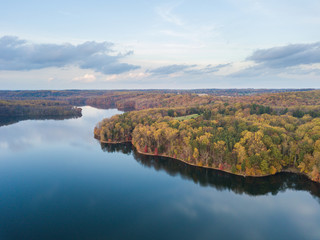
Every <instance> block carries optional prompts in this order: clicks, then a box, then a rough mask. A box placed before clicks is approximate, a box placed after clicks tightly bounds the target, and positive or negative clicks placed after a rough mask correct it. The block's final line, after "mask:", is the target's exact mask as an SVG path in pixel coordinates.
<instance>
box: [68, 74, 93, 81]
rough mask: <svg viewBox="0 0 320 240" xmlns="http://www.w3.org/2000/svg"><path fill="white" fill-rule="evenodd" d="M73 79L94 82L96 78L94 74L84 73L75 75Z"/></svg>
mask: <svg viewBox="0 0 320 240" xmlns="http://www.w3.org/2000/svg"><path fill="white" fill-rule="evenodd" d="M72 80H73V81H76V82H84V83H91V82H94V81H95V80H96V76H95V75H93V74H88V73H87V74H85V75H83V76H81V77H75V78H73V79H72Z"/></svg>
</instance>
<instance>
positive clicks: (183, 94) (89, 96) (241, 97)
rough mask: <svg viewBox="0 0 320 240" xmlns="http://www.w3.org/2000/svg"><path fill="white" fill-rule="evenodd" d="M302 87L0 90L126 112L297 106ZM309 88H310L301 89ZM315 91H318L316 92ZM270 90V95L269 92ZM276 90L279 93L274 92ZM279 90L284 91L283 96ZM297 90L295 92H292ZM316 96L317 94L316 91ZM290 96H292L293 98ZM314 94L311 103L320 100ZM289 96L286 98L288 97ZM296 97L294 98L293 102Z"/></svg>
mask: <svg viewBox="0 0 320 240" xmlns="http://www.w3.org/2000/svg"><path fill="white" fill-rule="evenodd" d="M298 90H299V89H195V90H168V89H160V90H131V91H130V90H59V91H57V90H41V91H30V90H29V91H0V99H2V100H51V101H64V102H67V103H69V104H71V105H75V106H84V105H89V106H93V107H98V108H105V109H106V108H118V109H120V110H124V111H131V110H142V109H148V108H160V107H175V106H190V105H192V106H197V105H204V104H209V103H211V102H213V101H225V102H230V103H234V102H235V101H236V102H243V103H251V102H252V101H256V103H257V104H260V105H268V106H275V105H274V104H275V103H280V102H281V103H282V105H281V107H290V106H292V105H295V106H297V104H298V103H301V102H305V101H304V100H305V99H303V98H301V97H300V95H301V94H302V96H303V94H304V92H297V91H298ZM302 90H304V91H309V92H310V90H311V89H302ZM315 92H316V91H315ZM266 93H268V94H266ZM274 93H276V94H274ZM278 93H281V94H280V95H279V94H278ZM293 93H294V94H293ZM315 95H318V94H317V93H316V94H315ZM288 96H292V97H291V98H290V99H289V98H288ZM316 97H317V96H315V98H314V100H315V101H313V102H312V104H316V102H318V103H319V99H317V98H316ZM285 99H286V100H285ZM293 99H294V101H293Z"/></svg>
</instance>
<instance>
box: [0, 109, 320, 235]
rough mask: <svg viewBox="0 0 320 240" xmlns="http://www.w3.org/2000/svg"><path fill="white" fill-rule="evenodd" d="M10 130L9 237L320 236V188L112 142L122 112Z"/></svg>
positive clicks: (1, 179) (2, 174)
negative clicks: (111, 125) (106, 137)
mask: <svg viewBox="0 0 320 240" xmlns="http://www.w3.org/2000/svg"><path fill="white" fill-rule="evenodd" d="M82 113H83V117H81V118H77V119H67V120H26V121H21V122H18V123H15V124H12V125H8V126H2V127H0V239H1V240H11V239H23V240H28V239H32V240H34V239H41V240H45V239H58V240H61V239H90V240H92V239H94V240H95V239H152V240H155V239H320V185H319V184H317V183H313V182H311V181H309V180H308V179H306V178H305V177H303V176H299V175H294V174H289V173H283V174H277V175H275V176H271V177H265V178H243V177H238V176H232V175H229V174H226V173H222V172H219V171H215V170H208V169H203V168H199V167H192V166H188V165H186V164H184V163H182V162H179V161H176V160H172V159H168V158H160V157H152V156H143V155H140V154H138V153H137V152H136V151H135V150H134V149H132V147H131V145H130V144H118V145H106V144H100V143H99V142H98V141H97V140H96V139H94V138H93V128H94V126H95V124H96V123H97V122H99V121H100V120H102V119H103V118H104V117H111V116H112V115H114V114H118V113H121V112H119V111H118V110H115V109H109V110H101V109H96V108H92V107H88V106H86V107H83V111H82Z"/></svg>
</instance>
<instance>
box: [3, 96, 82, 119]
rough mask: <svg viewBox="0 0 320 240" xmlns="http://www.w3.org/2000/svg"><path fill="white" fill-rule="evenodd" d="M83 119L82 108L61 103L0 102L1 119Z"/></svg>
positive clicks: (35, 101)
mask: <svg viewBox="0 0 320 240" xmlns="http://www.w3.org/2000/svg"><path fill="white" fill-rule="evenodd" d="M67 116H69V117H81V116H82V115H81V108H77V107H74V106H72V105H70V104H68V103H65V102H61V101H48V100H0V118H14V117H20V118H21V117H23V118H39V117H67Z"/></svg>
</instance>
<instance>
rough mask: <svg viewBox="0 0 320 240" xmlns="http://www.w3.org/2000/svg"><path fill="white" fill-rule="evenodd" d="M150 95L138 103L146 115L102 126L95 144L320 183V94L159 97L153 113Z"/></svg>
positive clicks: (242, 172) (133, 113) (127, 115)
mask: <svg viewBox="0 0 320 240" xmlns="http://www.w3.org/2000/svg"><path fill="white" fill-rule="evenodd" d="M148 94H151V93H143V94H141V95H138V96H136V97H135V104H136V105H135V106H140V107H139V108H138V109H142V110H136V111H130V112H125V113H123V114H121V115H116V116H113V117H112V118H109V119H104V120H102V121H101V122H100V123H98V124H97V126H96V127H95V129H94V135H95V137H96V138H98V139H99V140H100V141H101V142H104V143H119V142H132V144H133V146H134V147H135V148H136V149H137V151H139V152H140V153H144V154H150V155H159V156H167V157H171V158H175V159H178V160H181V161H183V162H186V163H188V164H190V165H196V166H201V167H206V168H214V169H219V170H222V171H226V172H230V173H233V174H237V175H243V176H266V175H273V174H275V173H277V172H283V171H288V172H295V173H300V174H304V175H306V176H308V177H309V178H310V179H312V180H313V181H317V182H320V173H319V170H320V91H319V90H313V91H295V92H284V91H283V92H276V93H258V94H250V95H244V96H215V95H210V94H196V93H186V94H178V93H156V94H157V95H155V96H157V97H154V98H153V100H152V101H151V102H153V103H155V104H153V105H150V104H149V103H150V102H149V103H148V104H144V103H143V102H144V101H143V100H144V99H146V98H149V97H150V96H148ZM145 95H147V96H148V97H146V98H145V97H143V96H145ZM137 103H138V104H137ZM135 109H137V108H135Z"/></svg>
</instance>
